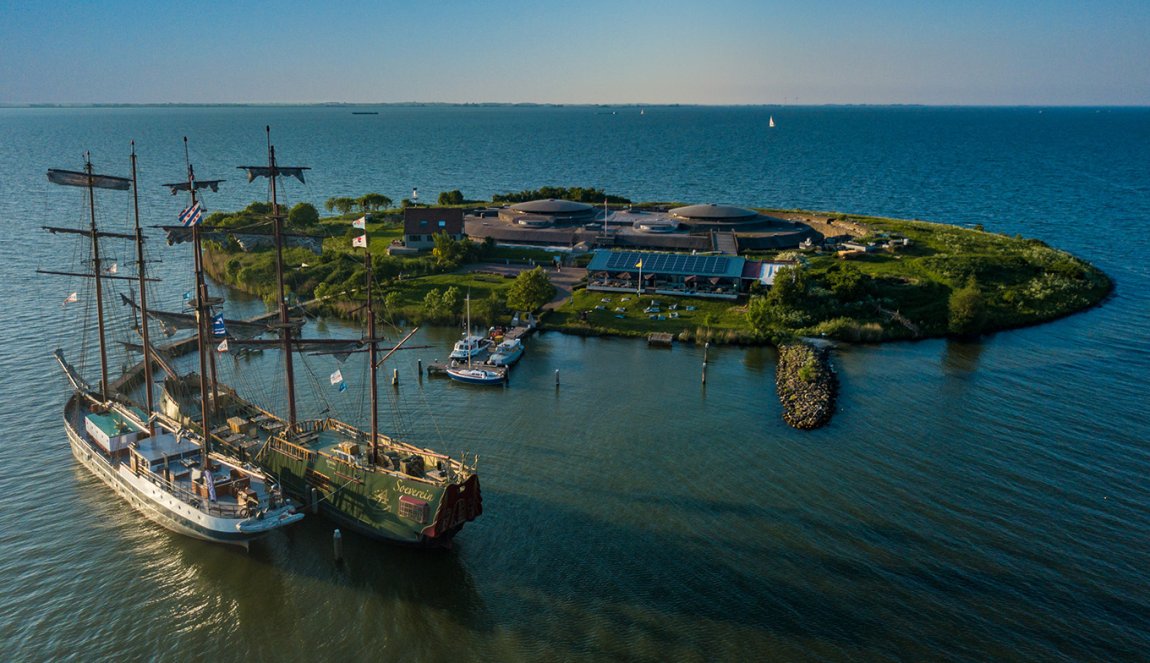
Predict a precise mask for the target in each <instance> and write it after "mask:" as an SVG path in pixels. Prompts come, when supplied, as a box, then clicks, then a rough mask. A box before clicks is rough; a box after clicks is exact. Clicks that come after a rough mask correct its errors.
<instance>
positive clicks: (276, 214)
mask: <svg viewBox="0 0 1150 663" xmlns="http://www.w3.org/2000/svg"><path fill="white" fill-rule="evenodd" d="M265 130H266V132H267V140H268V179H269V180H271V189H272V229H273V233H274V237H275V245H276V287H277V290H276V294H277V295H278V298H279V311H280V338H281V339H282V340H283V347H284V373H285V377H286V378H287V385H286V386H287V399H288V431H289V432H290V431H291V429H292V428H293V427H294V426H295V424H296V421H297V417H296V406H295V373H294V369H293V367H292V348H291V344H292V325H291V318H290V316H289V315H288V305H287V298H286V297H285V292H284V250H283V215H282V214H280V206H279V200H278V199H277V197H276V175H278V172H277V171H276V148H275V146H274V145H272V128H271V126H270V125H268V126H267V127H265Z"/></svg>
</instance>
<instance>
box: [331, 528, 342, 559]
mask: <svg viewBox="0 0 1150 663" xmlns="http://www.w3.org/2000/svg"><path fill="white" fill-rule="evenodd" d="M331 548H332V552H334V553H335V561H337V562H342V561H343V534H341V533H340V531H339V528H338V527H337V528H336V529H335V531H334V532H332V533H331Z"/></svg>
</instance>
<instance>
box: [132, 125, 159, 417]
mask: <svg viewBox="0 0 1150 663" xmlns="http://www.w3.org/2000/svg"><path fill="white" fill-rule="evenodd" d="M132 207H133V211H134V212H135V218H136V273H137V275H138V276H139V277H140V336H141V337H142V338H143V342H144V394H145V396H146V402H147V406H148V432H149V433H150V434H151V436H152V437H155V436H156V420H155V419H154V418H153V417H152V413H153V412H155V411H156V406H155V402H154V401H153V399H152V344H151V341H149V339H148V289H147V287H146V286H147V277H146V275H145V272H146V267H145V265H144V233H143V231H141V230H140V193H139V186H138V182H137V179H136V141H132Z"/></svg>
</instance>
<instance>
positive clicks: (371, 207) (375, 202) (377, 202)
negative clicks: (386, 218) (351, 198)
mask: <svg viewBox="0 0 1150 663" xmlns="http://www.w3.org/2000/svg"><path fill="white" fill-rule="evenodd" d="M356 203H357V204H358V205H359V208H360V209H361V210H363V211H364V212H374V211H375V210H380V209H387V208H389V207H391V198H388V197H387V196H385V195H383V194H382V193H365V194H363V195H362V196H360V197H359V198H357V199H356Z"/></svg>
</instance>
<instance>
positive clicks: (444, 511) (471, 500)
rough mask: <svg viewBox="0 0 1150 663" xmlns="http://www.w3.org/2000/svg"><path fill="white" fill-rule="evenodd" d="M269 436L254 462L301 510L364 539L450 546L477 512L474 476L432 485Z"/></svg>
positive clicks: (479, 507)
mask: <svg viewBox="0 0 1150 663" xmlns="http://www.w3.org/2000/svg"><path fill="white" fill-rule="evenodd" d="M300 449H301V447H297V446H295V445H290V444H285V443H283V442H282V441H277V440H273V441H272V442H271V443H270V444H269V445H268V447H267V448H266V450H265V451H264V453H262V454H261V455H260V456H259V457H258V458H257V462H258V463H259V465H260V466H261V467H262V468H263V469H264V471H265V472H267V473H268V474H269V475H271V476H273V477H275V478H276V480H277V481H278V482H279V484H280V486H281V487H282V488H283V490H284V492H285V493H286V494H288V495H290V496H291V497H293V498H295V499H296V500H297V501H299V502H300V503H302V504H303V505H304V506H305V508H309V509H311V510H312V511H313V512H315V513H319V514H320V515H322V516H324V517H326V518H328V519H329V520H331V521H332V522H334V523H336V524H338V525H339V526H340V527H343V528H347V529H349V530H352V531H354V532H356V533H358V534H361V535H363V536H365V537H368V538H371V539H374V540H377V541H385V542H388V543H393V544H399V545H403V546H409V547H416V548H450V547H451V542H452V539H453V538H454V536H455V535H456V534H457V533H458V532H459V531H460V530H461V529H462V528H463V525H464V523H466V522H468V521H470V520H474V519H475V518H476V517H478V516H479V514H480V513H482V510H483V509H482V498H481V496H480V490H479V477H478V476H475V475H472V476H471V477H469V478H468V479H467V480H466V481H464V482H463V483H459V484H455V483H450V484H447V485H437V484H433V483H429V482H424V481H420V480H418V479H417V478H415V477H410V476H406V475H402V474H400V473H395V472H386V471H379V470H378V469H375V468H371V467H367V466H363V465H358V464H355V463H348V462H346V461H344V460H341V459H339V458H334V457H332V456H331V455H328V454H322V453H315V452H312V453H308V454H301V453H299V450H300Z"/></svg>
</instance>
